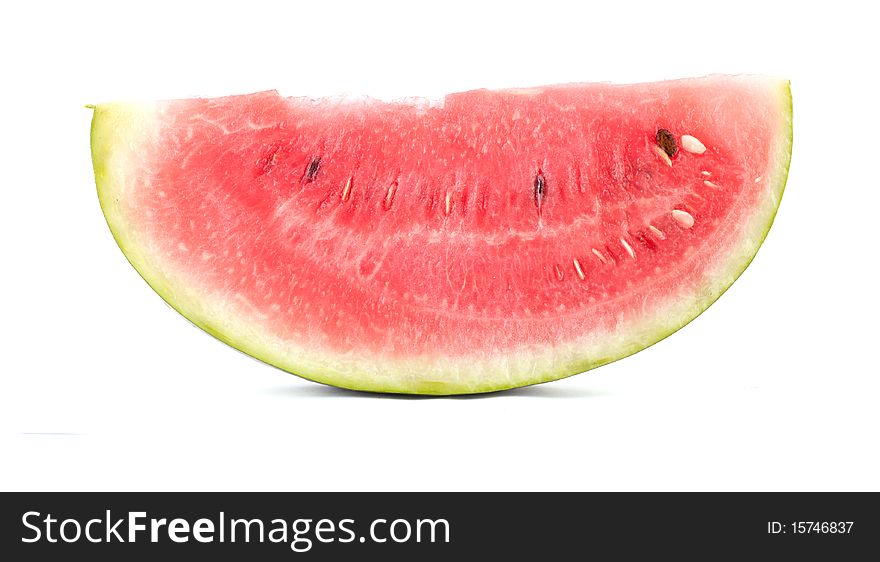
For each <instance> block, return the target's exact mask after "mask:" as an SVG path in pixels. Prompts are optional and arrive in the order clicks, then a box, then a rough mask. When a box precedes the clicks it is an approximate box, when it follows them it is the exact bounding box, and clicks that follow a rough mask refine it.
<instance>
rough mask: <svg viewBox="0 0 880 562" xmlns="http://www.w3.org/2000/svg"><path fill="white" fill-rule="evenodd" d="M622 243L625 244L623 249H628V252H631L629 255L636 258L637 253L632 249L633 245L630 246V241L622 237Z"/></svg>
mask: <svg viewBox="0 0 880 562" xmlns="http://www.w3.org/2000/svg"><path fill="white" fill-rule="evenodd" d="M620 245H621V246H623V249H624V250H626V253H627V254H629V257H631V258H633V259H635V257H636V253H635V251H634V250H633V249H632V246H630V245H629V243H628V242H627V241H626V240H624V239H623V238H621V239H620Z"/></svg>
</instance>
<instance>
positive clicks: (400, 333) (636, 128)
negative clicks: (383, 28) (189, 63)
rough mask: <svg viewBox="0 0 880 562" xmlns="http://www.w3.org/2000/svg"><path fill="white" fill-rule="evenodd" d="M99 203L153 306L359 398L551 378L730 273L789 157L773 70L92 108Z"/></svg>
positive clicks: (626, 348) (662, 320)
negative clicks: (414, 95)
mask: <svg viewBox="0 0 880 562" xmlns="http://www.w3.org/2000/svg"><path fill="white" fill-rule="evenodd" d="M91 138H92V156H93V160H94V169H95V177H96V182H97V186H98V195H99V198H100V202H101V207H102V209H103V211H104V214H105V216H106V218H107V222H108V223H109V226H110V230H111V231H112V232H113V235H114V237H115V238H116V241H117V242H118V243H119V246H120V248H121V249H122V251H123V252H124V253H125V255H126V257H127V258H128V260H129V261H130V262H131V264H132V265H133V266H134V267H135V268H136V269H137V271H138V272H139V273H140V274H141V275H142V276H143V277H144V279H145V280H146V281H147V282H148V283H149V284H150V285H151V286H152V287H153V288H154V289H155V290H156V292H158V293H159V295H161V296H162V298H164V299H165V300H166V301H167V302H168V303H169V304H170V305H171V306H173V307H174V308H175V309H177V310H178V311H180V312H181V313H182V314H183V315H184V316H185V317H187V318H188V319H190V320H191V321H192V322H193V323H195V324H196V325H198V326H200V327H201V328H203V329H204V330H206V331H208V332H209V333H211V334H213V335H214V336H216V337H217V338H219V339H221V340H222V341H224V342H226V343H228V344H230V345H232V346H234V347H236V348H238V349H240V350H242V351H244V352H245V353H248V354H250V355H252V356H254V357H256V358H258V359H261V360H263V361H265V362H267V363H270V364H272V365H276V366H278V367H280V368H282V369H284V370H287V371H290V372H292V373H296V374H298V375H300V376H303V377H305V378H308V379H311V380H314V381H319V382H323V383H327V384H332V385H336V386H341V387H346V388H351V389H361V390H370V391H381V392H400V393H424V394H454V393H473V392H486V391H492V390H498V389H505V388H511V387H517V386H522V385H528V384H533V383H540V382H545V381H550V380H554V379H559V378H562V377H567V376H569V375H573V374H576V373H580V372H582V371H585V370H588V369H592V368H594V367H597V366H599V365H603V364H606V363H609V362H611V361H614V360H616V359H620V358H622V357H625V356H627V355H630V354H632V353H635V352H637V351H639V350H641V349H643V348H645V347H647V346H649V345H651V344H653V343H655V342H657V341H658V340H660V339H662V338H664V337H666V336H667V335H669V334H671V333H672V332H674V331H676V330H678V329H679V328H681V327H682V326H684V325H685V324H686V323H688V322H689V321H690V320H692V319H693V318H694V317H696V316H697V315H698V314H700V313H701V312H702V311H703V310H705V309H706V307H708V306H709V305H710V304H711V303H712V302H713V301H715V300H716V299H717V298H718V297H719V296H720V295H721V293H723V292H724V291H725V290H726V289H727V288H728V287H729V286H730V284H731V283H733V281H734V280H735V279H736V278H737V277H738V276H739V275H740V273H742V271H743V270H744V269H745V268H746V266H747V265H748V264H749V262H750V261H751V260H752V258H753V257H754V255H755V252H757V250H758V247H759V246H760V244H761V242H762V241H763V239H764V237H765V236H766V234H767V231H768V229H769V228H770V225H771V223H772V222H773V217H774V215H775V213H776V209H777V207H778V205H779V201H780V197H781V195H782V191H783V187H784V185H785V180H786V176H787V173H788V164H789V159H790V154H791V142H792V130H791V97H790V89H789V84H788V82H787V81H785V80H781V79H775V78H766V77H753V76H739V77H731V76H711V77H706V78H699V79H687V80H678V81H670V82H660V83H652V84H636V85H610V84H573V85H560V86H548V87H540V88H529V89H509V90H500V91H486V90H478V91H471V92H464V93H458V94H452V95H449V96H447V97H446V98H445V99H443V100H442V101H439V102H429V101H424V100H415V101H414V100H407V101H400V102H394V103H385V102H380V101H377V100H371V99H361V98H358V99H321V100H312V99H306V98H284V97H280V96H279V95H278V94H277V93H275V92H264V93H257V94H252V95H244V96H235V97H225V98H218V99H189V100H175V101H162V102H154V103H109V104H101V105H98V106H96V107H95V112H94V119H93V122H92V137H91Z"/></svg>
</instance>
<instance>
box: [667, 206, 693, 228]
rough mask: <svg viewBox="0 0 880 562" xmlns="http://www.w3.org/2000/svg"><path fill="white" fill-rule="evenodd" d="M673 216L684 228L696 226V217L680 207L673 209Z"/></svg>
mask: <svg viewBox="0 0 880 562" xmlns="http://www.w3.org/2000/svg"><path fill="white" fill-rule="evenodd" d="M672 218H673V219H674V220H675V222H677V223H678V224H679V225H680V226H681V227H682V228H690V227H692V226H694V217H693V216H692V215H691V214H690V213H688V212H687V211H682V210H680V209H673V210H672Z"/></svg>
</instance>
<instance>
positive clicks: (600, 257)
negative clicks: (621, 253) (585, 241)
mask: <svg viewBox="0 0 880 562" xmlns="http://www.w3.org/2000/svg"><path fill="white" fill-rule="evenodd" d="M593 254H595V255H596V257H597V258H599V261H601V262H602V263H608V258H606V257H605V255H604V254H603V253H602V252H600V251H599V250H597V249H596V248H593Z"/></svg>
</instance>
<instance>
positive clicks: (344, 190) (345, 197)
mask: <svg viewBox="0 0 880 562" xmlns="http://www.w3.org/2000/svg"><path fill="white" fill-rule="evenodd" d="M352 179H353V178H352V177H351V176H349V177H348V181H347V182H345V187H343V188H342V201H343V202H345V201H348V197H349V195H351V180H352Z"/></svg>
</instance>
